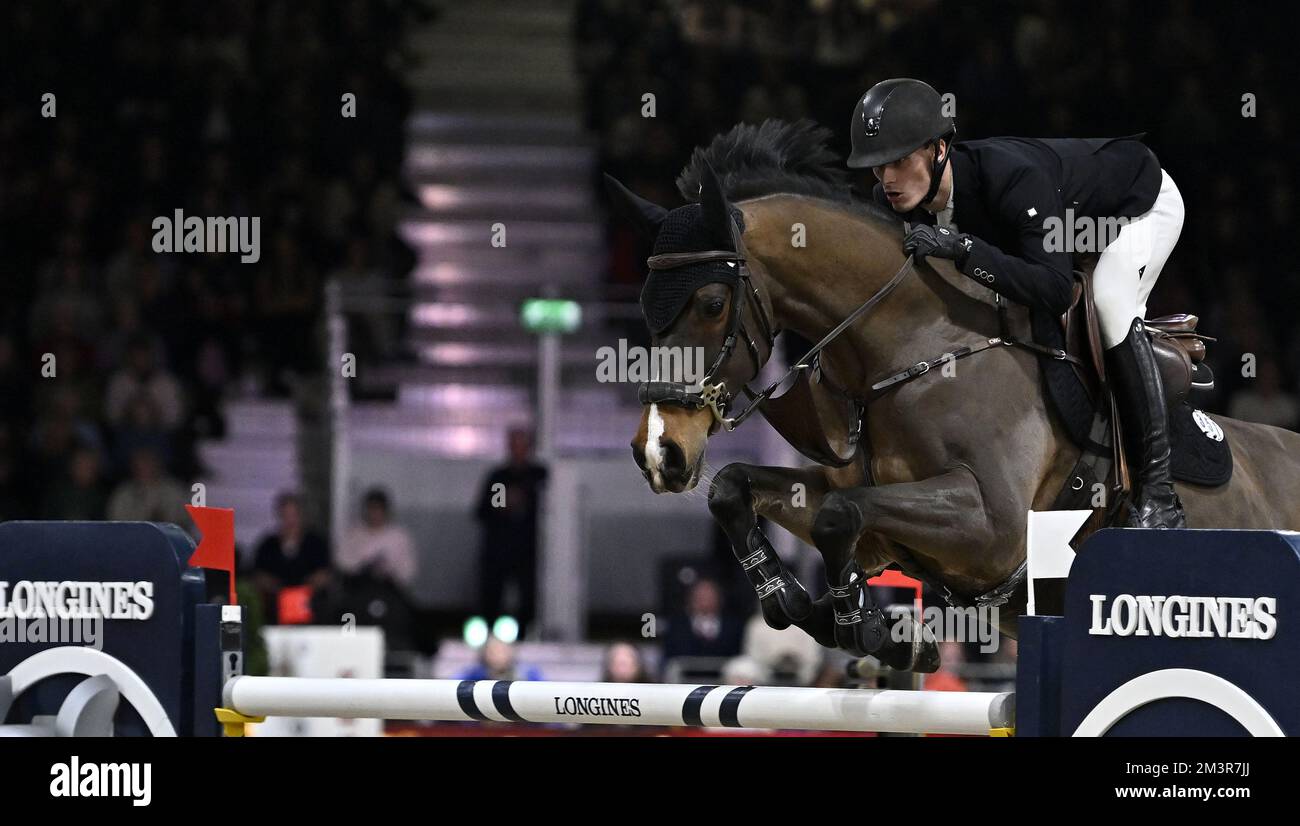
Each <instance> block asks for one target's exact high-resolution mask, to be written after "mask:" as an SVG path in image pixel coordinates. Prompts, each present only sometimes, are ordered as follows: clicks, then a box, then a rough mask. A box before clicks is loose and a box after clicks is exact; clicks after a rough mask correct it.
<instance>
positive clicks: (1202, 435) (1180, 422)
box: [1032, 311, 1232, 487]
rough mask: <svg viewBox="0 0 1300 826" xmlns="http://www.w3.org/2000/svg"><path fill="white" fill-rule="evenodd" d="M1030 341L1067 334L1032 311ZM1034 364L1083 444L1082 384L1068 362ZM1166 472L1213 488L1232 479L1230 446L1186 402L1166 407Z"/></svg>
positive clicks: (1088, 412) (1086, 419)
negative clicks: (1032, 338) (1167, 436)
mask: <svg viewBox="0 0 1300 826" xmlns="http://www.w3.org/2000/svg"><path fill="white" fill-rule="evenodd" d="M1032 326H1033V331H1034V340H1035V341H1036V342H1037V343H1039V344H1042V345H1045V346H1047V347H1063V346H1065V336H1064V335H1063V334H1062V333H1061V328H1060V325H1059V324H1058V323H1056V321H1055V319H1052V318H1051V317H1050V316H1049V315H1048V314H1047V313H1042V312H1038V311H1035V312H1034V313H1033V314H1032ZM1038 364H1039V365H1040V369H1041V370H1042V374H1043V383H1044V384H1045V385H1046V386H1047V395H1048V398H1050V399H1051V402H1052V406H1053V407H1055V408H1056V412H1057V413H1058V414H1059V415H1060V417H1061V420H1062V421H1063V422H1064V423H1065V429H1066V431H1067V432H1068V433H1069V435H1070V440H1071V441H1072V442H1074V444H1075V445H1077V446H1082V445H1084V444H1085V443H1086V440H1087V437H1088V430H1089V427H1090V426H1091V424H1092V414H1093V405H1092V402H1091V400H1089V398H1088V392H1087V390H1086V388H1085V387H1084V385H1083V382H1082V381H1081V380H1080V379H1079V377H1078V375H1076V374H1075V372H1074V368H1072V367H1071V366H1070V364H1069V363H1068V362H1064V361H1055V360H1053V359H1047V358H1040V359H1038ZM1169 446H1170V449H1171V451H1172V456H1171V457H1170V462H1169V471H1170V473H1171V474H1172V475H1173V477H1174V478H1175V479H1177V480H1178V481H1180V482H1188V483H1191V484H1193V485H1205V486H1207V487H1217V486H1219V485H1223V484H1226V483H1227V481H1228V480H1229V479H1231V478H1232V448H1231V447H1230V446H1229V445H1228V440H1227V438H1226V436H1225V435H1224V432H1223V429H1222V428H1220V427H1219V426H1218V425H1217V424H1215V423H1214V421H1213V420H1211V419H1210V417H1209V416H1206V415H1205V414H1204V413H1203V412H1201V411H1200V410H1197V409H1196V408H1194V407H1192V406H1191V405H1190V404H1188V403H1187V402H1183V403H1182V404H1178V405H1175V406H1173V407H1171V408H1170V409H1169Z"/></svg>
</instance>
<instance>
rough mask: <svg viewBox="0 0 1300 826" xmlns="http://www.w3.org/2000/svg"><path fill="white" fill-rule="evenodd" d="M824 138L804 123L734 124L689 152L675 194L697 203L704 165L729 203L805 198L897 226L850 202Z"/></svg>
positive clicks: (894, 219) (889, 216)
mask: <svg viewBox="0 0 1300 826" xmlns="http://www.w3.org/2000/svg"><path fill="white" fill-rule="evenodd" d="M830 137H831V131H830V130H829V129H827V128H826V127H824V126H818V125H817V124H815V123H813V122H812V121H810V120H807V119H804V120H799V121H796V122H794V123H790V122H788V121H783V120H776V119H774V118H769V119H767V120H765V121H763V122H762V123H761V124H759V125H758V126H754V125H753V124H748V123H738V124H736V125H735V126H733V127H732V128H731V129H730V130H729V131H727V132H724V133H723V134H721V135H717V136H715V137H714V138H713V140H712V141H710V142H709V145H708V146H707V147H705V146H698V147H696V148H695V151H694V152H692V153H691V159H690V161H688V162H687V164H686V166H685V167H684V168H683V169H682V172H681V174H680V175H678V176H677V191H678V192H680V193H681V195H682V197H683V198H685V199H686V200H687V201H690V202H692V203H694V202H696V201H698V200H699V199H700V180H701V178H702V175H703V170H704V164H706V163H707V164H708V165H709V166H711V167H713V171H714V173H715V174H716V175H717V176H718V181H719V183H721V185H722V192H723V194H724V195H726V197H727V200H729V201H732V202H736V201H743V200H746V199H749V198H760V197H762V196H764V195H777V194H789V195H806V196H809V197H813V198H819V199H821V200H826V201H831V202H832V203H834V204H836V205H838V206H840V207H843V208H848V209H849V210H850V211H852V212H855V213H858V214H865V215H868V216H870V217H873V218H875V219H877V220H883V221H886V222H888V223H890V224H897V223H899V221H900V220H901V219H900V218H899V217H898V216H897V215H895V214H894V213H893V212H892V211H891V210H888V209H885V208H884V207H882V206H880V205H879V204H877V203H875V202H873V201H870V200H862V199H860V198H855V197H854V193H853V190H852V188H851V186H850V182H849V174H848V170H847V169H846V168H845V167H844V161H843V159H841V158H840V157H839V155H837V154H836V153H835V152H833V151H832V150H831V149H830V147H829V146H827V142H828V141H829V140H830Z"/></svg>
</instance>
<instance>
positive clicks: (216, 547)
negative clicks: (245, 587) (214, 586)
mask: <svg viewBox="0 0 1300 826" xmlns="http://www.w3.org/2000/svg"><path fill="white" fill-rule="evenodd" d="M185 510H187V511H189V514H190V518H191V519H193V520H194V524H195V525H197V526H198V528H199V535H200V536H201V537H202V539H200V540H199V546H198V547H197V548H195V549H194V553H193V555H191V556H190V566H191V567H194V568H212V569H213V570H217V571H225V572H226V574H227V575H228V576H229V577H230V604H231V605H235V604H236V600H235V509H234V508H199V507H195V506H194V505H186V506H185Z"/></svg>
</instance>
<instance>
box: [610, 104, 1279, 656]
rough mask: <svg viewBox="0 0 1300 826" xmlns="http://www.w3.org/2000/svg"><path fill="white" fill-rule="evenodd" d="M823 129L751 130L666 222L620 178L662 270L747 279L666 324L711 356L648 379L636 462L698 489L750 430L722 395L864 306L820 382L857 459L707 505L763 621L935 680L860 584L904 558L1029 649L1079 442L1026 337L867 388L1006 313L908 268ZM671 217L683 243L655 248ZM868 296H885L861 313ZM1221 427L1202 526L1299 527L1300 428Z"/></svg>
mask: <svg viewBox="0 0 1300 826" xmlns="http://www.w3.org/2000/svg"><path fill="white" fill-rule="evenodd" d="M828 135H829V133H828V132H827V131H826V130H824V129H821V128H818V127H814V126H813V125H812V124H810V123H808V122H800V123H798V124H787V123H783V122H780V121H768V122H766V123H764V124H763V125H762V126H760V127H754V126H747V125H740V126H737V127H736V128H734V129H733V130H731V131H730V132H728V133H726V134H724V135H720V136H718V137H716V138H715V139H714V141H713V142H712V143H711V144H710V146H709V147H708V148H697V149H696V150H695V153H694V154H693V156H692V158H691V160H690V162H689V163H688V165H687V166H686V167H685V169H684V170H683V172H682V174H681V175H680V177H679V179H678V188H679V190H680V191H681V192H682V194H683V196H684V197H686V198H687V200H688V201H692V203H689V204H688V205H687V206H684V207H679V208H677V209H674V210H671V211H670V210H667V209H664V208H663V207H660V206H658V205H656V204H653V203H651V202H649V201H646V200H645V199H642V198H640V197H638V196H636V195H634V194H633V193H631V192H630V191H628V190H627V189H626V188H624V187H623V186H622V185H621V184H619V183H618V182H617V181H615V180H613V179H612V178H608V177H607V184H608V186H609V188H610V191H611V196H612V199H613V203H614V206H615V207H616V208H617V210H618V211H619V212H621V213H622V214H623V215H624V216H625V217H626V218H628V219H630V220H631V221H633V222H634V223H635V224H636V225H637V227H638V228H639V229H640V230H641V231H642V232H643V233H645V234H646V235H647V236H648V237H650V238H652V239H656V238H657V239H658V242H659V243H657V244H656V253H658V254H657V255H656V256H655V257H652V259H651V261H650V264H651V267H652V274H651V278H652V279H653V278H656V277H662V273H661V271H665V270H673V269H675V268H680V267H682V266H686V265H692V266H699V265H701V264H704V265H708V266H727V267H729V268H731V269H733V270H734V269H737V268H738V269H739V272H738V274H737V275H738V277H730V276H729V274H724V275H728V277H727V278H723V279H721V280H718V281H715V282H713V283H704V284H703V285H702V286H699V287H698V288H697V289H695V290H694V292H693V294H692V295H691V296H690V297H689V299H688V300H686V302H685V304H684V306H682V307H680V312H679V313H678V314H677V315H676V316H675V317H674V318H673V319H671V324H670V325H669V326H667V327H666V328H663V329H661V330H660V331H659V332H657V333H656V332H655V331H654V330H652V331H651V332H652V333H654V335H653V336H652V340H653V343H654V344H655V345H656V346H667V347H696V346H698V347H703V348H705V353H706V359H705V361H706V363H710V362H712V364H713V366H712V368H711V369H710V371H709V376H708V377H707V380H706V382H705V383H704V385H705V386H704V388H703V390H705V391H708V392H704V393H703V395H701V388H687V387H685V386H684V385H672V384H671V383H668V382H660V383H655V386H651V387H647V386H646V385H642V387H641V401H642V402H643V410H642V415H641V418H640V424H639V427H638V429H637V432H636V435H635V437H634V438H633V439H632V448H633V454H634V458H635V460H636V462H637V464H638V466H639V467H640V468H641V471H642V473H643V475H644V476H645V478H646V480H647V482H648V483H649V485H650V487H651V488H652V490H654V491H655V492H656V493H664V492H682V491H685V490H688V489H690V488H693V487H694V486H695V485H696V484H697V483H698V481H699V479H700V474H701V468H702V467H703V463H704V457H705V448H706V444H707V442H708V439H709V438H710V437H711V436H712V435H714V434H715V433H717V432H719V431H721V430H723V429H724V425H726V426H727V428H728V429H729V427H730V426H731V425H733V424H734V423H735V418H736V417H733V418H732V419H731V420H728V419H727V417H726V415H725V412H724V411H725V408H726V405H727V404H728V403H729V402H730V401H731V400H732V396H734V395H736V394H735V391H736V390H738V389H739V388H740V387H742V386H743V385H746V383H748V382H751V381H753V380H754V379H755V378H756V376H757V374H758V372H759V370H760V369H761V367H762V365H763V363H764V362H766V361H767V360H768V359H769V358H770V357H771V355H772V350H773V346H774V345H773V341H774V337H775V335H776V334H777V333H778V332H779V331H783V330H789V331H793V332H795V333H797V334H798V335H800V336H802V337H803V338H805V339H808V340H809V341H819V340H821V339H823V338H824V337H825V336H827V334H828V332H831V331H833V330H834V329H835V328H836V327H837V325H840V324H842V323H843V322H844V321H845V320H846V319H849V318H850V316H851V314H855V311H856V313H857V314H856V315H854V317H853V318H852V319H851V323H849V324H848V325H847V326H846V327H845V328H844V329H843V330H842V332H841V333H840V334H839V335H838V336H836V337H834V338H833V340H832V341H831V342H830V343H829V344H828V345H827V346H826V348H825V350H824V351H822V352H821V354H820V364H819V368H820V375H819V376H818V378H819V379H820V381H818V382H817V383H816V384H815V385H813V388H814V393H815V395H816V400H817V405H818V406H819V407H820V408H821V409H827V404H828V400H830V401H834V399H833V397H832V396H830V395H828V393H829V392H831V390H830V389H831V388H839V389H840V390H841V391H842V394H843V395H844V396H846V397H848V398H851V399H857V400H860V402H861V403H862V405H863V407H864V408H865V416H862V417H859V419H858V421H860V422H864V424H862V425H861V428H862V433H861V436H860V442H859V443H858V450H857V453H856V454H855V456H854V461H851V462H850V463H848V464H846V465H844V466H842V467H832V466H826V465H824V464H823V465H815V466H808V467H801V468H784V467H761V466H755V465H750V464H742V463H735V464H730V465H727V466H726V467H725V468H723V469H722V470H720V471H719V472H718V473H717V474H716V475H715V477H714V478H713V480H712V485H711V488H710V490H709V496H708V500H709V508H710V510H711V512H712V514H713V515H714V517H715V518H716V519H717V520H718V522H719V523H720V524H721V526H722V527H723V529H724V530H725V532H726V534H727V536H728V538H729V540H730V541H731V543H732V546H733V549H734V551H735V554H736V556H737V558H738V560H739V561H740V562H741V564H742V567H743V568H744V569H745V571H746V574H747V575H748V576H749V578H750V581H751V583H752V584H753V585H754V587H755V589H756V591H757V593H758V596H759V601H760V606H761V609H762V612H763V615H764V618H765V620H766V621H767V623H768V624H769V625H771V626H772V627H774V628H786V627H788V626H789V625H791V624H794V625H796V626H798V627H800V628H802V629H803V630H804V631H806V632H807V633H808V634H810V635H811V636H813V637H814V638H815V639H816V640H818V641H819V642H820V643H821V644H823V645H825V646H828V647H837V646H838V647H839V648H842V649H844V650H846V651H848V652H850V653H852V654H854V655H858V656H863V655H866V654H875V655H876V656H877V657H879V658H880V659H881V660H882V661H884V662H886V663H887V664H889V665H891V666H894V667H897V668H914V669H916V670H931V669H932V668H934V667H936V666H937V653H936V652H935V651H934V650H933V646H930V647H929V648H928V649H927V650H926V651H924V652H921V653H918V650H917V649H916V648H915V645H914V643H913V644H907V643H900V642H898V641H897V640H895V639H893V637H894V636H895V635H893V634H891V633H890V632H891V622H890V620H889V619H888V618H887V617H885V615H884V614H883V612H881V611H880V609H879V608H878V607H877V606H876V605H875V604H874V603H873V602H872V600H871V597H870V594H869V592H868V591H867V589H866V588H865V587H864V583H865V579H866V578H867V577H869V576H871V575H874V574H875V573H876V572H879V571H881V570H882V569H884V568H885V567H886V566H895V567H899V568H901V569H902V570H903V571H905V572H907V573H910V574H912V575H914V576H918V577H919V578H921V579H923V580H924V581H926V582H928V583H931V584H939V585H940V586H941V587H942V589H943V592H944V594H945V597H946V598H948V599H949V600H950V602H954V603H957V604H966V605H972V604H973V605H984V606H991V607H998V606H1000V609H999V611H998V616H997V620H996V622H997V625H998V627H999V628H1000V630H1001V631H1002V632H1003V633H1006V634H1008V635H1009V636H1011V637H1014V636H1015V633H1016V632H1015V629H1016V622H1015V621H1016V617H1018V616H1019V615H1020V614H1021V613H1023V610H1024V604H1025V581H1024V563H1025V545H1026V521H1025V520H1026V512H1027V511H1029V510H1031V509H1033V510H1044V509H1048V508H1049V506H1050V505H1051V503H1052V501H1053V499H1054V497H1055V496H1056V495H1057V493H1058V491H1060V490H1061V487H1062V484H1063V483H1064V481H1065V479H1066V476H1067V474H1068V473H1069V472H1070V469H1071V467H1072V466H1073V464H1074V462H1075V460H1076V458H1077V457H1078V456H1079V448H1077V447H1075V446H1074V444H1072V442H1071V441H1070V439H1069V437H1068V434H1067V432H1066V431H1065V429H1064V427H1063V424H1062V422H1061V420H1060V418H1059V416H1058V415H1057V414H1056V412H1055V411H1054V410H1053V409H1052V408H1051V406H1050V404H1049V402H1048V401H1047V400H1046V399H1045V396H1044V390H1043V387H1042V381H1041V379H1040V373H1039V369H1038V364H1037V362H1036V359H1037V358H1039V356H1038V355H1037V354H1035V353H1034V352H1031V351H1028V350H1025V349H1021V348H1018V347H996V348H989V349H987V351H986V352H981V353H979V354H978V355H975V356H973V357H971V358H968V359H964V360H962V361H960V362H956V363H953V364H951V365H947V366H948V367H950V368H952V369H946V370H942V371H940V370H935V371H932V372H930V373H929V374H928V375H918V376H915V377H913V380H910V381H904V382H899V383H897V384H896V385H895V386H893V387H891V388H890V389H889V390H888V391H887V392H883V393H877V394H871V393H869V392H868V390H869V388H870V387H871V386H872V384H873V383H875V382H878V381H879V380H880V379H881V378H882V377H885V376H889V375H890V374H892V373H894V371H896V370H897V368H898V367H899V366H906V365H911V364H915V363H917V362H918V360H919V359H922V358H930V357H931V356H934V355H936V354H941V353H948V352H951V351H953V350H955V349H957V348H960V347H963V346H970V347H979V346H981V345H983V344H984V343H985V342H988V341H989V340H990V339H993V338H994V337H997V336H998V335H999V331H1000V327H999V313H998V310H997V308H996V305H995V295H994V293H993V292H992V291H991V290H989V289H987V288H985V287H983V286H981V285H979V284H977V283H976V282H974V281H973V280H972V279H970V278H968V277H966V276H965V275H963V274H961V273H960V272H958V271H957V270H956V269H954V268H953V267H952V266H951V264H950V263H949V262H947V261H943V260H938V259H934V260H927V261H923V262H914V261H911V260H910V259H907V258H905V256H904V254H903V252H902V251H901V241H902V235H903V226H902V222H901V220H900V219H898V218H897V217H896V216H894V215H893V214H892V213H891V212H889V211H887V210H884V209H883V208H878V207H876V206H875V205H873V204H866V203H861V202H858V201H855V200H854V199H853V198H852V197H850V193H849V187H848V183H847V178H846V174H845V173H844V172H842V171H841V167H840V165H839V164H838V162H837V159H836V158H835V157H834V155H833V153H831V152H830V151H829V150H828V149H827V148H826V146H825V140H826V137H827V136H828ZM665 227H670V228H671V229H672V232H671V233H664V234H663V235H662V236H661V231H662V230H663V229H664V228H665ZM692 233H694V234H695V236H696V237H701V236H703V237H707V238H708V239H709V243H707V244H705V245H704V246H706V247H711V248H712V249H707V250H701V249H699V246H700V245H699V244H698V243H696V244H693V245H692V247H693V248H691V249H671V248H666V247H665V244H664V242H665V239H668V238H669V235H671V236H672V237H673V238H678V237H687V236H690V235H691V234H692ZM669 240H671V239H669ZM797 241H801V242H802V243H797ZM669 246H671V244H670V245H669ZM701 255H703V257H701ZM869 297H870V298H871V302H874V303H873V304H872V305H871V306H870V307H869V308H868V311H866V312H861V311H862V309H863V306H864V301H867V300H868V298H869ZM871 302H868V303H871ZM644 303H645V301H644V298H643V304H644ZM1010 319H1011V323H1012V325H1013V326H1014V328H1015V330H1016V332H1017V335H1022V336H1023V337H1024V338H1028V337H1029V336H1028V327H1029V321H1028V311H1027V310H1025V309H1024V308H1019V309H1015V310H1013V311H1012V312H1011V313H1010ZM755 331H757V333H759V334H755ZM868 399H869V401H867V400H868ZM748 412H749V411H748V410H746V411H745V414H746V415H747V414H748ZM1211 418H1212V419H1213V421H1214V422H1217V423H1218V424H1219V426H1220V427H1221V428H1222V429H1223V432H1224V433H1225V434H1226V438H1227V439H1228V440H1229V441H1230V444H1231V446H1232V451H1233V457H1234V461H1235V466H1234V470H1233V473H1232V477H1231V480H1230V481H1229V482H1228V483H1227V484H1225V485H1222V486H1219V487H1214V488H1209V487H1202V486H1198V485H1191V484H1183V483H1180V484H1178V485H1177V490H1178V494H1179V496H1180V497H1181V498H1182V501H1183V504H1184V507H1185V509H1186V514H1187V522H1188V526H1189V527H1190V528H1260V529H1291V530H1298V529H1300V495H1297V492H1298V491H1300V462H1298V461H1297V459H1298V458H1300V435H1297V434H1295V433H1292V432H1290V431H1287V430H1283V429H1280V428H1276V427H1270V426H1267V425H1262V424H1252V423H1248V422H1242V421H1237V420H1234V419H1230V418H1226V417H1223V416H1212V417H1211ZM832 421H834V419H832ZM843 421H845V422H850V424H851V417H849V418H846V419H844V420H843ZM787 424H789V423H788V422H787ZM796 491H798V492H800V493H802V494H804V498H803V500H802V501H803V502H806V503H804V504H803V506H802V507H800V506H798V505H797V504H796V498H795V492H796ZM801 503H802V502H801ZM757 515H762V516H764V517H766V518H768V519H770V520H771V521H773V522H775V523H776V524H777V525H780V526H781V527H783V528H785V529H786V530H788V531H790V532H791V533H793V534H794V535H795V536H797V537H798V538H799V539H801V540H802V541H804V542H805V543H808V544H811V545H813V546H814V547H816V549H817V550H818V551H819V552H820V554H821V555H822V557H823V559H824V561H825V563H826V576H827V584H828V586H829V591H828V593H827V594H826V595H825V596H823V597H822V598H820V599H818V600H816V601H813V600H812V599H811V598H810V597H809V595H808V593H807V591H806V590H805V589H804V587H803V586H802V585H801V584H800V583H799V582H798V580H797V579H796V578H795V577H794V576H793V575H792V574H791V573H790V572H789V571H788V570H787V569H786V568H785V567H784V566H783V565H782V563H781V560H780V558H779V557H778V556H777V555H776V553H775V552H774V550H773V549H772V547H771V545H770V543H768V541H767V539H766V537H764V536H763V534H762V532H761V530H759V529H758V528H757V526H756V521H757V520H756V516H757ZM1225 564H1234V563H1231V562H1228V561H1226V560H1225Z"/></svg>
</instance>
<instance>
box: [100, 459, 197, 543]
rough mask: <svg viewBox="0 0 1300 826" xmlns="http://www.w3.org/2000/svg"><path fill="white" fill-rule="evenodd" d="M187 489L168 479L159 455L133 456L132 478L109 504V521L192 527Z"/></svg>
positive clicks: (121, 485) (122, 484)
mask: <svg viewBox="0 0 1300 826" xmlns="http://www.w3.org/2000/svg"><path fill="white" fill-rule="evenodd" d="M188 498H189V497H187V496H186V495H185V488H183V487H181V484H180V482H177V481H176V480H175V479H173V478H172V477H170V476H168V475H167V474H166V473H165V472H164V470H163V466H162V462H160V461H159V459H158V455H157V454H156V453H154V452H153V451H151V450H150V449H149V448H144V447H142V448H138V449H137V450H136V451H135V452H134V453H132V454H131V475H130V476H129V477H128V478H127V480H126V481H125V482H122V483H121V484H120V485H118V486H117V488H116V489H115V490H114V491H113V495H112V496H110V497H109V500H108V518H109V519H110V520H112V521H114V522H173V523H175V524H177V525H185V524H188V523H189V515H188V514H187V513H186V512H185V502H186V501H187V500H188Z"/></svg>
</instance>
